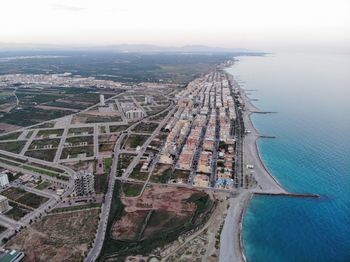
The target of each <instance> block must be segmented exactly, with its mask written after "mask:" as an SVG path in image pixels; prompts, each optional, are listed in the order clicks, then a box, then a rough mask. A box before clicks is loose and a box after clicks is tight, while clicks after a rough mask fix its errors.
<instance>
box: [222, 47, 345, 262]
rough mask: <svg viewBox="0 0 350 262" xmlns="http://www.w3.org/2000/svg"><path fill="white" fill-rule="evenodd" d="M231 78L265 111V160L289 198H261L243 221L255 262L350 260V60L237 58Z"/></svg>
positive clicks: (259, 122) (259, 120)
mask: <svg viewBox="0 0 350 262" xmlns="http://www.w3.org/2000/svg"><path fill="white" fill-rule="evenodd" d="M238 59H239V62H237V63H236V64H235V65H233V66H232V67H231V68H230V69H228V71H229V72H230V73H232V74H233V75H234V76H235V77H236V79H238V80H239V81H240V82H241V84H242V86H243V88H246V89H249V90H250V89H251V90H252V91H249V93H250V95H249V96H250V97H251V98H254V99H258V101H256V102H254V103H255V105H257V106H258V107H259V108H260V109H262V110H267V111H276V112H277V113H276V114H267V115H254V116H253V122H254V125H255V126H256V127H257V129H258V130H259V131H260V132H261V133H263V134H267V135H273V136H276V137H277V138H276V139H260V140H259V143H258V145H259V148H260V151H261V154H262V158H263V160H264V162H265V164H266V165H267V167H268V169H269V170H270V171H271V173H272V174H273V175H274V176H275V177H276V178H277V179H278V180H279V181H280V182H281V183H282V185H283V186H284V187H285V188H286V189H288V190H289V191H291V192H299V193H300V192H303V193H318V194H321V195H322V198H321V199H302V198H288V197H256V198H254V199H253V201H252V202H251V203H250V206H249V208H248V210H247V213H246V215H245V218H244V222H243V240H244V246H245V251H246V256H247V259H248V261H250V262H258V261H264V262H265V261H268V262H291V261H293V262H294V261H307V262H313V261H315V262H323V261H332V262H333V261H334V262H337V261H350V55H349V54H347V55H341V54H305V53H289V54H273V55H267V56H265V57H239V58H238Z"/></svg>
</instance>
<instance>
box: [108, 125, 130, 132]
mask: <svg viewBox="0 0 350 262" xmlns="http://www.w3.org/2000/svg"><path fill="white" fill-rule="evenodd" d="M128 127H129V126H128V125H120V126H118V125H111V126H109V132H111V133H115V132H121V131H124V130H126V129H127V128H128Z"/></svg>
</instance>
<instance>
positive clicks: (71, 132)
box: [68, 127, 94, 136]
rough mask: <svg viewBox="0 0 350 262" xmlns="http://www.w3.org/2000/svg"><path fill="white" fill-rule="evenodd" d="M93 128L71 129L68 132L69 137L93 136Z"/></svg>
mask: <svg viewBox="0 0 350 262" xmlns="http://www.w3.org/2000/svg"><path fill="white" fill-rule="evenodd" d="M93 133H94V128H93V127H78V128H70V129H69V131H68V134H69V135H75V136H77V135H83V134H93Z"/></svg>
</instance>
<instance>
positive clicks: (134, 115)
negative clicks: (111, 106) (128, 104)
mask: <svg viewBox="0 0 350 262" xmlns="http://www.w3.org/2000/svg"><path fill="white" fill-rule="evenodd" d="M125 116H126V118H127V119H128V120H131V121H137V120H140V119H142V118H144V117H145V116H146V114H145V113H144V112H143V111H142V110H141V109H137V108H134V109H131V110H129V111H126V112H125Z"/></svg>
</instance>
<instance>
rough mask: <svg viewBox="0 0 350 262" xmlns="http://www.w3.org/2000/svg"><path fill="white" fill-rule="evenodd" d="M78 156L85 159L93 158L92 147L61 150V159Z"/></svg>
mask: <svg viewBox="0 0 350 262" xmlns="http://www.w3.org/2000/svg"><path fill="white" fill-rule="evenodd" d="M79 155H85V156H86V157H89V156H93V155H94V147H93V146H92V145H90V146H75V147H66V148H64V149H63V150H62V154H61V159H67V158H77V157H79Z"/></svg>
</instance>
